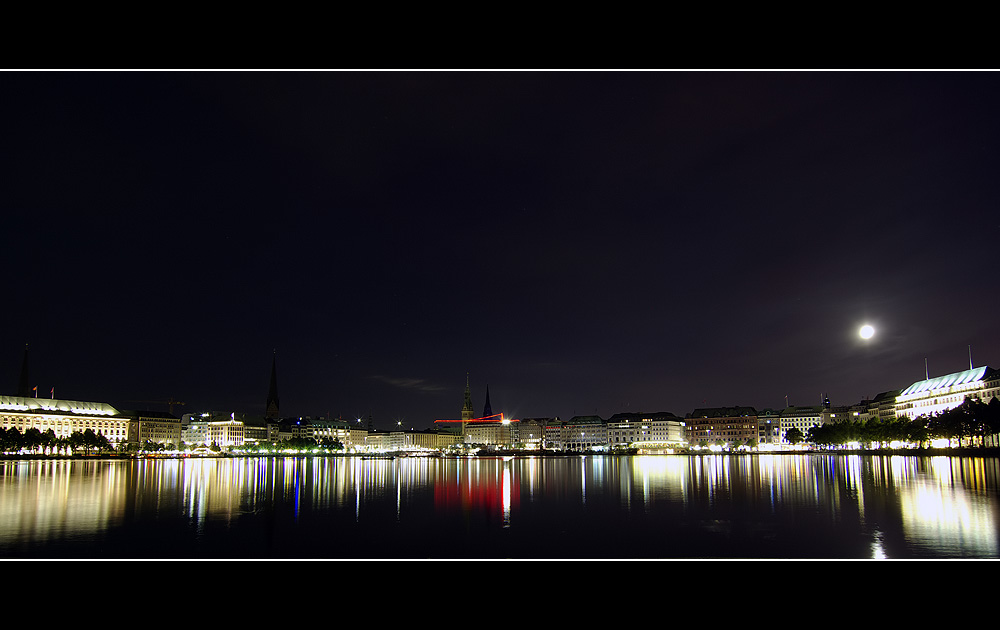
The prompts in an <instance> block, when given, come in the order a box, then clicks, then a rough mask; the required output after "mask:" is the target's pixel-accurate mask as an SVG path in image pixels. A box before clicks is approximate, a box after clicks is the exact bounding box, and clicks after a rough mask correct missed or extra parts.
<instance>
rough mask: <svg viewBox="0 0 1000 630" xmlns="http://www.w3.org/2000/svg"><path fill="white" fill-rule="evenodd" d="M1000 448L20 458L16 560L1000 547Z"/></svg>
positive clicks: (909, 551)
mask: <svg viewBox="0 0 1000 630" xmlns="http://www.w3.org/2000/svg"><path fill="white" fill-rule="evenodd" d="M998 461H1000V460H997V459H995V458H976V457H964V458H957V457H956V458H950V457H909V456H856V455H846V456H845V455H818V454H810V455H746V456H719V455H711V456H635V457H614V456H587V457H566V458H477V459H430V458H428V459H425V458H397V459H395V460H362V459H357V458H355V459H352V458H316V459H310V458H291V457H289V458H280V457H278V458H274V457H270V458H264V457H262V458H257V459H185V460H144V461H116V460H92V461H81V460H58V461H4V462H0V558H88V559H89V558H155V559H159V558H169V559H189V558H217V559H227V558H250V559H268V558H283V559H297V558H310V559H311V558H404V559H408V558H432V559H450V558H524V559H548V558H551V559H560V558H621V559H633V558H996V557H997V556H998V550H1000V540H998V539H1000V534H998V524H1000V483H998V478H1000V464H998Z"/></svg>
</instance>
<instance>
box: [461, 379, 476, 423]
mask: <svg viewBox="0 0 1000 630" xmlns="http://www.w3.org/2000/svg"><path fill="white" fill-rule="evenodd" d="M475 417H476V412H475V411H473V410H472V391H471V390H470V389H469V373H468V372H466V373H465V404H464V405H462V436H463V439H464V436H465V423H466V422H468V421H469V420H472V419H473V418H475Z"/></svg>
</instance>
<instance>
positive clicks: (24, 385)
mask: <svg viewBox="0 0 1000 630" xmlns="http://www.w3.org/2000/svg"><path fill="white" fill-rule="evenodd" d="M17 395H18V396H21V397H23V398H30V397H31V380H30V378H29V377H28V344H24V360H23V361H21V381H20V383H19V384H18V386H17Z"/></svg>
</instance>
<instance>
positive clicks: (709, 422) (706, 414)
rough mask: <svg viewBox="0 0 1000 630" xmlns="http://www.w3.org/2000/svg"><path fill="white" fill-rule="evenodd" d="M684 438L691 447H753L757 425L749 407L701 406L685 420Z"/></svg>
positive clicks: (757, 441) (756, 434)
mask: <svg viewBox="0 0 1000 630" xmlns="http://www.w3.org/2000/svg"><path fill="white" fill-rule="evenodd" d="M685 423H686V427H685V429H686V437H687V441H688V444H690V445H692V446H728V447H730V448H737V447H740V446H747V447H751V448H752V447H755V446H756V445H757V444H758V443H759V432H760V426H759V425H758V422H757V410H756V409H754V408H753V407H738V406H737V407H705V408H701V409H695V410H694V411H692V412H691V413H690V414H688V415H687V417H686V418H685Z"/></svg>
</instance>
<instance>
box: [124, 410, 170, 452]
mask: <svg viewBox="0 0 1000 630" xmlns="http://www.w3.org/2000/svg"><path fill="white" fill-rule="evenodd" d="M122 415H124V416H129V417H131V418H132V419H133V422H131V423H129V434H128V441H129V442H132V443H136V444H145V443H146V442H153V443H155V444H163V445H165V446H167V445H169V446H171V447H173V448H177V447H179V446H180V444H181V419H180V418H177V417H175V416H173V415H171V414H169V413H166V412H162V411H125V412H122Z"/></svg>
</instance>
